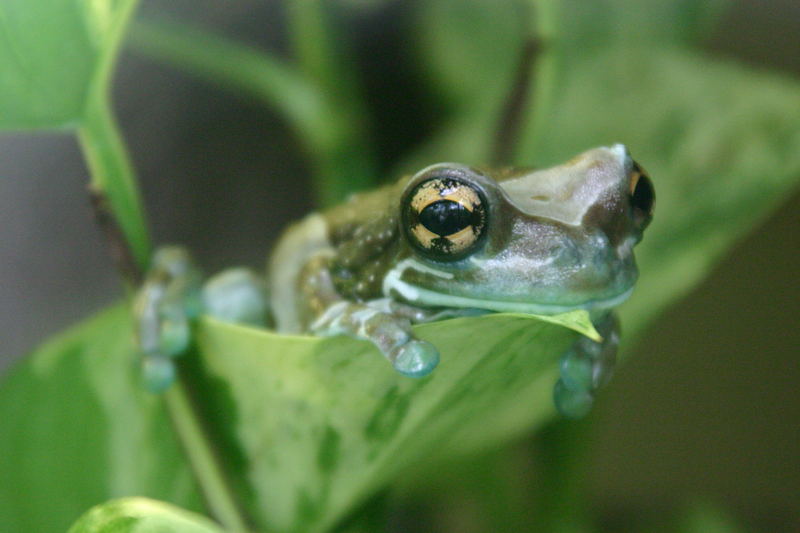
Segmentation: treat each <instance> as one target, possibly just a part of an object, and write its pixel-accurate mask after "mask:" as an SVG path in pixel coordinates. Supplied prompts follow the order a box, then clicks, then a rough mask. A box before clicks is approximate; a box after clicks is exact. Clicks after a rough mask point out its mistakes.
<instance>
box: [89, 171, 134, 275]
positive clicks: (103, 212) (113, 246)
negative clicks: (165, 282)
mask: <svg viewBox="0 0 800 533" xmlns="http://www.w3.org/2000/svg"><path fill="white" fill-rule="evenodd" d="M89 201H90V202H91V205H92V212H93V213H94V220H95V222H96V223H97V225H98V226H99V227H100V230H101V231H102V232H103V234H104V235H105V238H106V243H107V244H108V246H109V249H110V250H109V251H110V253H111V258H112V260H113V261H114V265H116V267H117V271H119V273H120V275H121V276H122V279H123V281H124V282H125V284H126V285H127V286H128V287H137V286H138V285H139V284H140V283H141V282H142V280H143V279H144V278H143V272H142V269H141V268H140V267H139V264H138V263H137V262H136V257H135V256H134V254H133V250H132V249H131V246H130V243H129V242H128V239H126V238H125V233H124V232H123V231H122V228H120V226H119V224H118V223H117V219H116V218H115V217H114V214H113V212H112V211H111V207H110V206H109V203H108V197H107V196H106V194H105V193H104V192H103V191H101V190H99V189H97V188H95V187H94V186H93V185H91V184H90V185H89Z"/></svg>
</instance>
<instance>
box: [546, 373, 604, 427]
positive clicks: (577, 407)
mask: <svg viewBox="0 0 800 533" xmlns="http://www.w3.org/2000/svg"><path fill="white" fill-rule="evenodd" d="M553 402H554V403H555V405H556V409H558V412H559V413H561V415H562V416H564V417H566V418H583V417H584V416H586V415H587V414H588V413H589V411H591V409H592V403H593V402H594V397H593V396H592V394H591V393H590V392H588V391H587V390H585V389H570V388H569V387H568V386H567V385H566V384H565V383H564V381H563V380H560V379H559V380H558V382H556V385H555V387H554V388H553Z"/></svg>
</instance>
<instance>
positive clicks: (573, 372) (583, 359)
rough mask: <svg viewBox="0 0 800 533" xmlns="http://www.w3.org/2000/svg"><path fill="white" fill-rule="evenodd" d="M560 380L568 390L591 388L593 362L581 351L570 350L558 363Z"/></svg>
mask: <svg viewBox="0 0 800 533" xmlns="http://www.w3.org/2000/svg"><path fill="white" fill-rule="evenodd" d="M559 370H560V372H561V381H563V383H564V385H566V386H567V388H569V389H570V390H592V389H593V379H594V376H593V371H594V364H593V362H592V360H591V359H589V358H588V357H587V356H586V355H585V354H584V353H583V352H581V351H579V350H570V351H569V352H567V353H566V354H565V355H564V356H563V357H562V358H561V362H560V365H559Z"/></svg>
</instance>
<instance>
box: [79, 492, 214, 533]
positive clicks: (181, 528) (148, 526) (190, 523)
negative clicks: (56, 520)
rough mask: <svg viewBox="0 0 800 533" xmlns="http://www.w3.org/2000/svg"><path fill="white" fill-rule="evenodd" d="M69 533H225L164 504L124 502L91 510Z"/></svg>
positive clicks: (208, 522)
mask: <svg viewBox="0 0 800 533" xmlns="http://www.w3.org/2000/svg"><path fill="white" fill-rule="evenodd" d="M68 533H222V529H220V528H219V527H218V526H217V525H216V524H214V523H213V522H212V521H210V520H209V519H207V518H205V517H203V516H200V515H197V514H194V513H190V512H188V511H184V510H183V509H180V508H179V507H175V506H173V505H169V504H167V503H164V502H159V501H156V500H150V499H147V498H124V499H120V500H114V501H110V502H107V503H104V504H102V505H98V506H96V507H94V508H92V509H90V510H89V511H88V512H87V513H86V514H85V515H83V516H82V517H81V518H80V520H78V521H77V522H76V523H75V524H74V525H73V526H72V527H71V528H70V529H69V532H68Z"/></svg>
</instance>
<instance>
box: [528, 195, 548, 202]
mask: <svg viewBox="0 0 800 533" xmlns="http://www.w3.org/2000/svg"><path fill="white" fill-rule="evenodd" d="M531 200H536V201H537V202H549V201H550V197H549V196H547V195H546V194H537V195H535V196H531Z"/></svg>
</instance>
